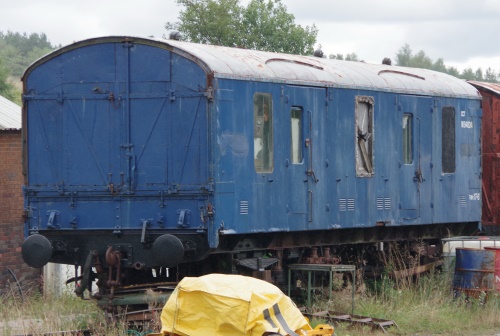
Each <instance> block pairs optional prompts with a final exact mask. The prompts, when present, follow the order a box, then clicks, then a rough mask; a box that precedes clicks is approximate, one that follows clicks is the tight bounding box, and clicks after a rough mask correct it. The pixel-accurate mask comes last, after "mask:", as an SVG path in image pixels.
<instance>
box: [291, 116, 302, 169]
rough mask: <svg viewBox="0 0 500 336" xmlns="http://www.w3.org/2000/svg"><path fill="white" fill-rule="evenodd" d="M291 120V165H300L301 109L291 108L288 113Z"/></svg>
mask: <svg viewBox="0 0 500 336" xmlns="http://www.w3.org/2000/svg"><path fill="white" fill-rule="evenodd" d="M290 120H291V125H290V129H291V134H290V135H291V153H290V157H291V158H292V163H302V108H301V107H296V106H293V107H292V109H291V111H290Z"/></svg>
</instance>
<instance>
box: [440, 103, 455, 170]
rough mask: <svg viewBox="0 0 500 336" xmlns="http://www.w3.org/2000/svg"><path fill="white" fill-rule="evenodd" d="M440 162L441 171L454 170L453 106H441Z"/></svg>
mask: <svg viewBox="0 0 500 336" xmlns="http://www.w3.org/2000/svg"><path fill="white" fill-rule="evenodd" d="M441 144H442V148H441V150H442V154H441V162H442V165H443V173H445V174H450V173H454V172H455V108H454V107H451V106H445V107H443V111H442V124H441Z"/></svg>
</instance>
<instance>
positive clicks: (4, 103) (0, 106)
mask: <svg viewBox="0 0 500 336" xmlns="http://www.w3.org/2000/svg"><path fill="white" fill-rule="evenodd" d="M21 126H22V124H21V106H19V105H17V104H16V103H14V102H11V101H10V100H8V99H7V98H5V97H2V96H0V129H20V128H21Z"/></svg>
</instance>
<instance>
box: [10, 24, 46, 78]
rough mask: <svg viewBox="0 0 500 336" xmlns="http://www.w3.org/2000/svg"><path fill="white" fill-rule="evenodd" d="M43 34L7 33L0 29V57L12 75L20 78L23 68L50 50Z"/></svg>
mask: <svg viewBox="0 0 500 336" xmlns="http://www.w3.org/2000/svg"><path fill="white" fill-rule="evenodd" d="M54 48H55V47H54V46H52V45H51V44H50V42H49V41H48V39H47V36H46V35H45V34H43V33H42V34H36V33H32V34H30V35H27V34H26V33H23V34H20V33H13V32H11V31H7V33H4V32H1V31H0V59H3V61H4V65H5V67H6V68H7V69H9V71H10V73H11V75H12V76H14V77H17V78H20V77H21V76H22V74H23V73H24V70H25V69H26V68H27V67H28V66H29V65H30V64H31V63H32V62H33V61H35V60H36V59H38V58H39V57H41V56H42V55H45V54H47V53H49V52H50V51H52V50H53V49H54Z"/></svg>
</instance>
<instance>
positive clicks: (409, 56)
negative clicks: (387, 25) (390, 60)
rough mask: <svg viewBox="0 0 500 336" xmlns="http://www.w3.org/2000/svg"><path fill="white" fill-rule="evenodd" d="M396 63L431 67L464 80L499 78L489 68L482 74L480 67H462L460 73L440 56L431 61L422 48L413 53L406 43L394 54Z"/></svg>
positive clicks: (486, 80) (416, 66) (489, 80)
mask: <svg viewBox="0 0 500 336" xmlns="http://www.w3.org/2000/svg"><path fill="white" fill-rule="evenodd" d="M396 64H397V65H399V66H406V67H411V68H423V69H431V70H435V71H439V72H444V73H447V74H449V75H452V76H455V77H458V78H462V79H465V80H476V81H484V82H492V83H497V82H498V81H499V80H500V73H499V74H497V73H496V72H495V71H494V70H493V69H491V68H488V69H486V73H485V74H483V70H482V69H481V68H478V69H476V70H475V71H474V70H472V68H471V67H468V68H466V69H464V70H463V71H462V73H460V72H459V71H458V69H457V68H456V67H447V66H446V65H445V64H444V61H443V59H442V58H438V59H437V60H436V61H435V62H433V61H432V59H431V58H430V57H428V56H427V55H426V54H425V52H424V51H422V50H421V51H419V52H418V53H417V54H413V52H412V50H411V48H410V46H409V45H408V44H405V45H404V46H402V47H401V48H400V49H399V51H398V53H397V54H396Z"/></svg>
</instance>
